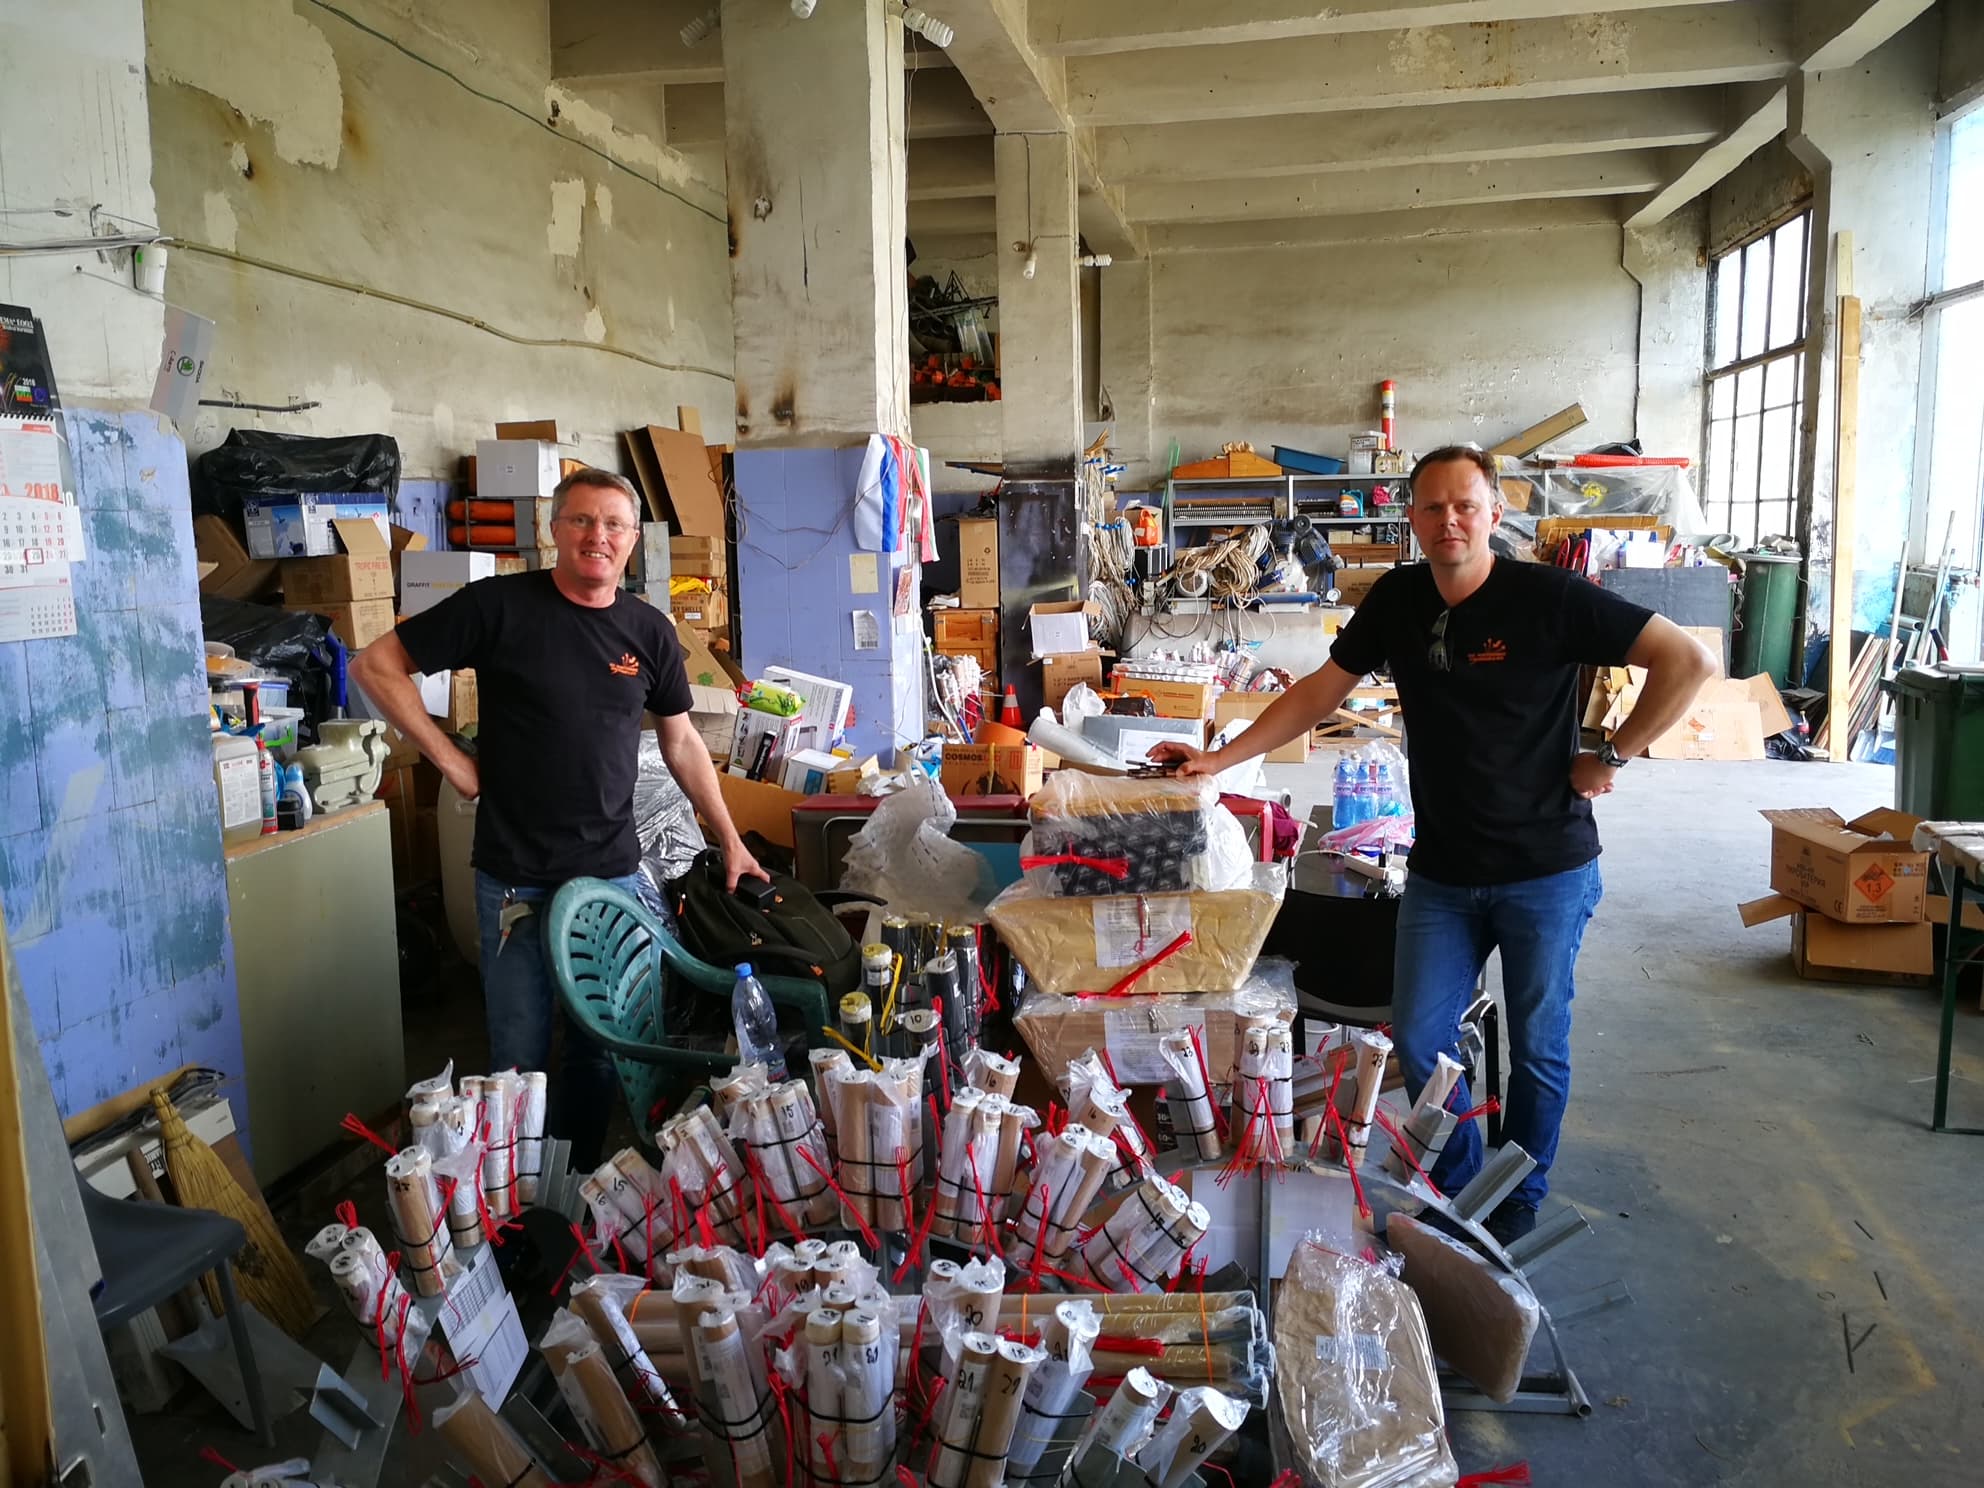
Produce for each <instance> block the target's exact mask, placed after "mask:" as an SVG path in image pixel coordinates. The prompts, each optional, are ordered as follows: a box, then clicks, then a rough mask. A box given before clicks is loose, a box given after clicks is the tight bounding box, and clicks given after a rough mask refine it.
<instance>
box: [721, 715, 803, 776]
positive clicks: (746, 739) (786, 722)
mask: <svg viewBox="0 0 1984 1488" xmlns="http://www.w3.org/2000/svg"><path fill="white" fill-rule="evenodd" d="M799 727H800V725H799V720H798V719H797V718H788V717H786V716H784V715H783V714H779V713H762V712H760V711H759V710H758V709H756V708H740V709H738V711H737V718H736V721H735V724H734V725H733V727H732V730H731V736H730V761H729V763H728V765H727V766H726V767H725V768H726V770H727V772H728V773H729V774H732V775H739V776H742V777H744V778H745V779H747V780H769V781H771V782H773V783H774V784H776V783H777V782H778V780H779V775H780V772H779V761H780V760H781V759H782V758H783V757H784V756H785V754H786V751H787V750H788V749H789V748H790V747H791V745H792V741H793V738H794V736H795V735H797V734H798V732H799Z"/></svg>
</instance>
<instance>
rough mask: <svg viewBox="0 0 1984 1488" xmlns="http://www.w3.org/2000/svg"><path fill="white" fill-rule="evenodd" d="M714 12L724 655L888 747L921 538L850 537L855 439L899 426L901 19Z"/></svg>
mask: <svg viewBox="0 0 1984 1488" xmlns="http://www.w3.org/2000/svg"><path fill="white" fill-rule="evenodd" d="M723 16H724V26H723V52H724V58H723V60H724V88H723V106H724V152H725V170H726V174H727V177H728V183H729V212H730V244H731V248H730V258H731V313H732V319H733V322H734V326H735V333H736V347H737V352H736V357H737V371H736V376H737V445H738V448H737V461H736V473H737V503H738V527H739V534H738V591H739V592H738V596H737V597H738V609H739V611H740V618H739V628H740V631H741V636H740V640H741V646H740V648H739V650H740V655H741V658H742V663H743V666H744V668H745V670H746V671H748V672H750V673H751V674H752V675H753V676H756V675H757V674H758V673H759V672H761V671H762V670H763V669H764V668H765V667H767V666H770V665H782V666H790V667H795V668H797V669H798V670H800V671H803V672H810V673H814V674H816V675H820V676H826V677H833V678H837V679H839V680H841V681H844V682H847V683H849V684H850V685H852V687H853V689H854V723H853V725H852V727H851V728H850V730H849V739H850V741H851V742H852V743H853V744H854V745H855V747H856V748H858V749H859V750H861V751H863V752H880V751H888V752H893V750H894V749H895V747H896V746H897V744H899V743H902V742H905V741H911V740H915V739H918V738H921V737H922V734H923V692H922V675H923V672H922V655H923V632H922V621H921V617H920V614H919V609H920V604H919V595H918V593H917V584H916V574H917V565H916V552H917V547H916V542H915V535H914V533H910V534H908V535H907V536H906V538H905V541H904V543H903V545H902V548H901V550H900V552H878V551H876V550H875V548H874V547H873V546H872V545H871V544H872V537H870V538H869V542H868V543H867V544H864V542H863V539H862V534H868V533H870V532H871V531H872V528H871V526H870V524H869V523H867V522H866V521H863V520H858V519H857V516H856V513H855V511H854V501H855V488H856V483H857V477H858V475H859V472H860V469H861V458H862V451H863V448H864V447H865V446H866V444H867V442H868V439H869V437H870V436H871V435H875V434H884V435H897V436H903V437H907V436H908V434H909V432H910V431H909V351H908V287H907V272H906V268H905V263H904V256H903V237H904V178H903V170H904V166H903V142H904V133H903V86H902V82H903V73H902V67H903V58H902V25H901V22H900V21H899V20H898V19H896V18H895V17H893V16H892V15H890V13H889V12H888V10H887V9H886V7H885V5H884V0H832V3H828V4H823V5H821V6H820V7H819V9H818V10H817V11H816V12H815V13H814V15H813V16H812V17H810V18H809V19H806V20H800V19H798V18H797V17H796V16H794V15H793V14H792V13H791V10H790V8H789V7H787V6H785V5H782V4H770V3H767V0H724V3H723ZM905 570H906V571H907V572H908V574H909V582H908V588H907V591H906V594H905V595H904V599H903V602H902V603H901V604H900V605H898V603H897V598H896V597H897V593H898V588H899V584H900V581H901V575H902V574H903V572H904V571H905ZM899 608H900V609H901V610H902V613H901V614H898V613H897V610H898V609H899ZM857 639H859V640H861V641H863V642H864V643H865V644H863V645H861V646H857V644H856V642H857Z"/></svg>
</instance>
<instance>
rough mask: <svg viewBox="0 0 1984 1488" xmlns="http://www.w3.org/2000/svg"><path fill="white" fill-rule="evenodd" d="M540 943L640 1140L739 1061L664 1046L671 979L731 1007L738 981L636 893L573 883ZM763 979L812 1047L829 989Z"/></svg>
mask: <svg viewBox="0 0 1984 1488" xmlns="http://www.w3.org/2000/svg"><path fill="white" fill-rule="evenodd" d="M544 943H545V945H546V946H547V947H548V954H549V955H550V957H551V970H552V974H553V975H554V976H556V977H557V979H558V992H559V996H560V997H561V998H562V999H563V1000H564V1004H565V1010H566V1011H567V1012H568V1013H570V1014H571V1016H572V1019H573V1021H574V1022H576V1023H577V1024H578V1025H579V1027H580V1028H582V1029H584V1030H585V1032H586V1033H587V1034H589V1035H590V1036H591V1037H592V1038H594V1039H596V1040H597V1041H598V1042H599V1043H600V1044H602V1045H603V1046H604V1047H605V1048H606V1050H607V1051H608V1052H609V1053H610V1054H611V1055H612V1056H613V1064H614V1068H615V1069H616V1070H617V1071H618V1072H619V1075H620V1088H621V1090H622V1091H623V1092H625V1094H626V1097H627V1109H628V1110H629V1111H630V1112H631V1113H632V1115H633V1118H634V1127H635V1129H636V1130H637V1131H638V1132H639V1133H640V1135H641V1139H642V1141H644V1142H652V1140H653V1121H654V1115H655V1113H656V1111H657V1109H658V1108H663V1109H665V1107H664V1106H663V1103H664V1102H668V1103H674V1102H677V1101H679V1100H680V1099H681V1098H682V1097H684V1096H686V1095H688V1094H690V1093H692V1092H693V1091H694V1089H695V1087H696V1086H697V1085H698V1084H700V1083H703V1082H705V1081H707V1080H709V1079H711V1078H712V1077H713V1076H716V1075H720V1074H724V1073H726V1072H727V1071H729V1070H730V1069H731V1068H732V1067H733V1066H734V1065H735V1064H736V1062H737V1061H736V1058H735V1057H734V1056H733V1055H730V1054H726V1053H723V1052H721V1051H718V1050H711V1049H698V1048H690V1047H687V1046H685V1045H681V1044H671V1043H669V1042H668V1029H667V1024H666V1020H665V1009H666V1008H667V1005H668V999H667V992H668V988H669V985H670V982H671V979H672V978H680V979H681V980H682V981H684V982H686V983H688V985H689V986H690V987H691V988H693V989H694V990H695V991H696V992H697V993H707V994H709V995H712V996H717V997H721V998H723V999H724V1003H725V1006H726V1007H727V1006H728V1005H729V999H730V993H731V989H732V987H734V986H735V985H736V981H737V974H736V973H735V972H734V971H731V970H729V969H727V968H725V967H721V966H712V965H710V964H709V963H708V962H707V961H699V960H697V959H696V958H695V957H694V956H692V955H690V954H689V953H688V952H687V951H685V950H684V949H683V948H682V946H681V943H680V942H678V941H677V940H676V939H675V937H674V936H673V935H671V934H669V933H668V930H667V929H666V927H665V926H663V925H662V923H661V921H659V920H658V919H656V918H655V916H654V915H653V913H652V912H651V911H649V909H648V908H647V906H645V905H644V904H642V903H641V902H640V901H639V900H638V899H636V898H635V897H634V896H633V895H631V894H629V893H626V892H625V891H624V890H621V889H617V888H615V887H614V886H613V885H612V884H610V883H607V882H606V881H605V880H604V879H598V878H575V879H573V880H572V881H571V882H570V883H567V884H566V885H565V886H564V887H563V888H561V889H559V890H558V892H557V893H556V894H554V895H552V898H551V907H550V909H549V910H548V911H547V912H546V920H545V924H544ZM759 980H760V981H761V982H763V983H764V984H765V991H766V992H768V993H770V994H771V999H772V1002H773V1003H774V1004H775V1005H776V1006H777V1007H779V1008H781V1009H789V1010H791V1011H792V1012H793V1013H794V1014H795V1015H797V1017H798V1018H799V1019H800V1020H801V1023H802V1025H803V1026H804V1028H805V1030H806V1045H807V1047H808V1048H811V1047H813V1045H814V1044H815V1043H816V1042H817V1041H819V1040H820V1038H821V1037H822V1035H821V1033H820V1030H821V1029H822V1028H824V1027H827V1026H829V1016H828V1012H827V994H826V989H825V988H824V987H822V986H821V985H820V984H819V983H818V982H809V981H803V980H801V979H799V978H797V977H781V976H764V977H760V978H759Z"/></svg>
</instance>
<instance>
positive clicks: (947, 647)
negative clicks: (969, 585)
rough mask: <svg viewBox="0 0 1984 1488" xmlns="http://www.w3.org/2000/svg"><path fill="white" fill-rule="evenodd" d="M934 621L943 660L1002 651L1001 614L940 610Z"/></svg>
mask: <svg viewBox="0 0 1984 1488" xmlns="http://www.w3.org/2000/svg"><path fill="white" fill-rule="evenodd" d="M931 620H932V624H931V631H932V634H933V635H934V636H935V638H936V641H935V644H936V649H937V653H938V654H939V655H940V656H976V655H977V654H978V653H979V652H981V651H986V650H988V649H989V650H991V651H993V652H995V653H996V652H997V650H998V647H999V612H998V611H997V610H992V609H979V610H971V609H966V610H938V611H936V612H935V613H934V614H933V615H932V617H931Z"/></svg>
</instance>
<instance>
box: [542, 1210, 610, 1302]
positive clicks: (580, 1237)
mask: <svg viewBox="0 0 1984 1488" xmlns="http://www.w3.org/2000/svg"><path fill="white" fill-rule="evenodd" d="M570 1229H571V1231H572V1238H573V1239H574V1240H575V1241H577V1242H578V1246H579V1248H578V1249H577V1250H575V1251H573V1252H572V1258H571V1259H570V1260H569V1261H567V1262H565V1269H564V1270H563V1271H560V1272H559V1273H558V1279H557V1280H556V1281H554V1282H552V1283H551V1290H550V1291H549V1292H548V1293H546V1295H547V1296H551V1297H555V1296H557V1295H558V1293H559V1291H560V1289H561V1288H563V1287H564V1285H565V1278H566V1277H568V1276H570V1275H571V1274H572V1268H573V1267H574V1266H576V1265H578V1263H579V1257H580V1256H584V1257H585V1258H586V1264H587V1265H589V1266H591V1267H592V1270H593V1275H595V1276H597V1275H599V1273H600V1272H601V1271H602V1270H603V1269H604V1268H603V1267H602V1266H601V1265H600V1264H599V1258H598V1257H597V1256H595V1255H594V1254H593V1253H592V1246H590V1245H588V1244H587V1243H586V1232H585V1231H584V1230H582V1229H580V1228H579V1227H578V1225H577V1224H576V1223H574V1224H572V1225H570Z"/></svg>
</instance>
